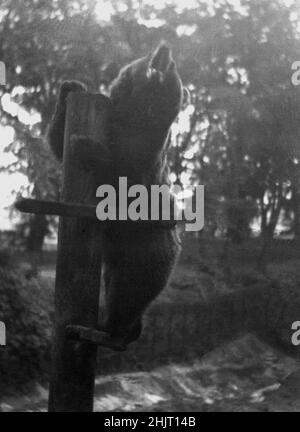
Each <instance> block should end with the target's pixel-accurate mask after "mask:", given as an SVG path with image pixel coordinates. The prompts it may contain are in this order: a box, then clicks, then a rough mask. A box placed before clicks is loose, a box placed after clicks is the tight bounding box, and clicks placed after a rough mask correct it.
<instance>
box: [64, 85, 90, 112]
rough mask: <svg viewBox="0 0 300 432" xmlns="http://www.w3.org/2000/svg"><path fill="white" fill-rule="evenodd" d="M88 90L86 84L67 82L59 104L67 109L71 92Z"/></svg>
mask: <svg viewBox="0 0 300 432" xmlns="http://www.w3.org/2000/svg"><path fill="white" fill-rule="evenodd" d="M86 91H87V88H86V86H85V85H84V84H82V83H81V82H79V81H65V82H63V83H62V86H61V88H60V91H59V103H60V104H61V105H62V106H63V107H65V106H66V99H67V96H68V94H69V93H71V92H77V93H78V92H86Z"/></svg>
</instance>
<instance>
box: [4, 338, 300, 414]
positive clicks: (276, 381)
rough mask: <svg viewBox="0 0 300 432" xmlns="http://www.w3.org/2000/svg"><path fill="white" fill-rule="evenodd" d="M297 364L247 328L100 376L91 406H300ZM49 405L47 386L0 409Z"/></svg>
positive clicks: (111, 408) (208, 409) (199, 408)
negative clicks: (191, 354)
mask: <svg viewBox="0 0 300 432" xmlns="http://www.w3.org/2000/svg"><path fill="white" fill-rule="evenodd" d="M299 371H300V364H299V362H298V361H296V360H294V359H291V358H290V357H287V356H285V355H283V354H281V353H279V352H277V351H275V350H273V349H272V348H270V347H269V346H268V345H266V344H264V343H262V342H260V341H259V340H258V339H256V338H255V337H254V336H252V335H250V334H248V335H246V336H244V337H242V338H240V339H238V340H235V341H233V342H230V343H227V344H225V345H223V346H222V347H219V348H218V349H216V350H214V351H212V352H211V353H209V354H207V355H206V356H204V357H203V358H202V359H201V360H197V361H194V362H192V363H190V364H173V365H168V366H164V367H160V368H157V369H154V370H153V371H151V372H149V373H145V372H138V373H128V374H116V375H110V376H106V377H98V378H97V380H96V391H95V411H98V412H99V411H104V412H120V411H127V412H139V411H148V412H180V411H184V412H220V411H223V412H225V411H227V412H228V411H229V412H232V411H234V412H249V411H250V412H268V411H269V412H278V411H283V412H285V411H286V412H288V411H289V412H291V411H292V412H299V411H300V372H299ZM46 409H47V389H46V388H42V387H40V386H39V387H37V388H36V391H35V392H34V393H33V394H30V395H27V396H26V397H22V398H18V399H15V398H14V399H8V400H7V399H6V400H5V401H2V402H1V401H0V411H1V412H12V411H17V412H39V411H42V412H43V411H46Z"/></svg>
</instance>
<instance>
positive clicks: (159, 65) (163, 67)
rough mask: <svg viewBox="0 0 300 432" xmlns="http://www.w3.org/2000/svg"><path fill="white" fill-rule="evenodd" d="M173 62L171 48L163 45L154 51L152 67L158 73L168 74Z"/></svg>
mask: <svg viewBox="0 0 300 432" xmlns="http://www.w3.org/2000/svg"><path fill="white" fill-rule="evenodd" d="M172 62H173V59H172V55H171V51H170V48H168V47H167V45H165V44H161V45H160V46H159V47H158V48H156V50H155V51H154V53H153V55H152V58H151V63H150V66H151V67H152V68H153V69H155V70H157V71H158V72H162V73H166V72H167V70H168V69H169V67H170V65H171V63H172Z"/></svg>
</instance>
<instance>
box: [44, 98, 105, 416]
mask: <svg viewBox="0 0 300 432" xmlns="http://www.w3.org/2000/svg"><path fill="white" fill-rule="evenodd" d="M109 114H110V102H109V99H107V98H106V97H104V96H102V95H92V94H89V93H71V94H70V95H69V96H68V100H67V116H66V129H65V142H64V161H63V188H62V196H61V200H62V201H64V202H69V203H78V204H89V205H90V204H94V203H95V200H96V189H97V187H98V186H100V185H99V184H98V185H97V184H96V181H95V178H94V175H93V172H89V171H87V170H86V169H85V168H84V166H83V164H82V163H80V161H79V160H78V154H77V152H74V148H73V142H72V140H71V139H70V138H71V137H72V135H73V134H77V135H84V136H88V137H90V138H92V139H94V140H96V141H97V142H99V143H101V144H106V143H107V130H108V119H109ZM76 154H77V158H76ZM90 156H91V157H92V155H90ZM99 169H100V170H101V168H99ZM97 177H98V179H99V175H98V176H97ZM100 278H101V224H97V223H96V216H95V223H94V222H93V221H92V220H91V219H90V218H64V217H62V218H61V219H60V226H59V234H58V255H57V266H56V286H55V327H54V335H53V350H52V378H51V383H50V396H49V411H51V412H90V411H92V410H93V395H94V379H95V367H96V359H97V346H96V345H94V344H91V343H85V342H78V341H74V340H72V339H70V338H68V337H67V333H66V327H67V326H70V325H71V326H72V325H75V326H83V327H89V328H95V327H96V325H97V321H98V306H99V293H100Z"/></svg>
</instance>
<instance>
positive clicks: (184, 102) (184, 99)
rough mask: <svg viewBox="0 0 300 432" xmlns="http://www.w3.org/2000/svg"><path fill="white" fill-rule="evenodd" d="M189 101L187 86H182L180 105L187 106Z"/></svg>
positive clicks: (189, 94) (189, 95)
mask: <svg viewBox="0 0 300 432" xmlns="http://www.w3.org/2000/svg"><path fill="white" fill-rule="evenodd" d="M190 103H191V93H190V91H189V89H188V88H187V87H183V89H182V105H183V106H185V107H186V106H187V105H190Z"/></svg>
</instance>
